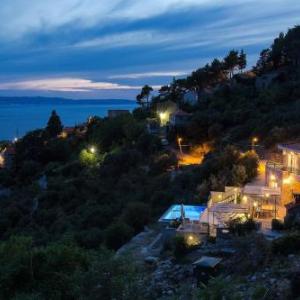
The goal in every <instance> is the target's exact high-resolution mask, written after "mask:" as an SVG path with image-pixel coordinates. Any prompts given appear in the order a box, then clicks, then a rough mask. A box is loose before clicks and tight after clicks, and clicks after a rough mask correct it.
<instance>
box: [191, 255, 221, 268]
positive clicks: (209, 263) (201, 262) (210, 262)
mask: <svg viewBox="0 0 300 300" xmlns="http://www.w3.org/2000/svg"><path fill="white" fill-rule="evenodd" d="M221 261H222V258H219V257H213V256H202V257H201V258H200V259H198V260H196V261H195V262H193V265H196V266H199V267H204V268H214V267H216V266H217V265H218V264H219V263H220V262H221Z"/></svg>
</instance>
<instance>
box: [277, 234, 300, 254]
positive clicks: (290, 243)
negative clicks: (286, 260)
mask: <svg viewBox="0 0 300 300" xmlns="http://www.w3.org/2000/svg"><path fill="white" fill-rule="evenodd" d="M299 250H300V234H299V233H298V232H297V233H290V234H288V235H285V236H283V237H280V238H278V239H276V240H274V241H273V242H272V252H273V253H275V254H285V255H287V254H291V253H297V252H299Z"/></svg>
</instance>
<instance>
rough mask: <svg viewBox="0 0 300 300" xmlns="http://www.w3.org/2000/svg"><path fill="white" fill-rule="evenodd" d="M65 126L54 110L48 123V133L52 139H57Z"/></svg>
mask: <svg viewBox="0 0 300 300" xmlns="http://www.w3.org/2000/svg"><path fill="white" fill-rule="evenodd" d="M62 129H63V125H62V123H61V121H60V117H59V116H58V115H57V113H56V111H55V110H53V111H52V113H51V116H50V118H49V121H48V123H47V127H46V132H47V133H48V135H49V136H50V137H56V136H57V135H59V134H60V133H61V132H62Z"/></svg>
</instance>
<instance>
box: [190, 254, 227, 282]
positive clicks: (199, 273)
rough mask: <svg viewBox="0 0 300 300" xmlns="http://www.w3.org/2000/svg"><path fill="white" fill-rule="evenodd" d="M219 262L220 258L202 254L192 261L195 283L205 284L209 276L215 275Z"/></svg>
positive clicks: (217, 271)
mask: <svg viewBox="0 0 300 300" xmlns="http://www.w3.org/2000/svg"><path fill="white" fill-rule="evenodd" d="M221 262H222V258H219V257H213V256H202V257H201V258H200V259H198V260H196V261H195V262H193V266H194V274H195V276H196V278H197V285H198V286H200V285H201V284H206V283H207V282H208V281H209V279H211V277H215V276H217V275H218V273H219V266H220V263H221Z"/></svg>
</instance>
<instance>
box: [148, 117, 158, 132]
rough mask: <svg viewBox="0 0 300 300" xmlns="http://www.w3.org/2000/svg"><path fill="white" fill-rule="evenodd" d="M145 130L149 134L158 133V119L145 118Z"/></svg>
mask: <svg viewBox="0 0 300 300" xmlns="http://www.w3.org/2000/svg"><path fill="white" fill-rule="evenodd" d="M146 126H147V131H148V133H150V134H159V133H160V126H159V121H158V119H156V118H148V119H147V125H146Z"/></svg>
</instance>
